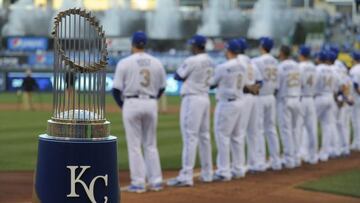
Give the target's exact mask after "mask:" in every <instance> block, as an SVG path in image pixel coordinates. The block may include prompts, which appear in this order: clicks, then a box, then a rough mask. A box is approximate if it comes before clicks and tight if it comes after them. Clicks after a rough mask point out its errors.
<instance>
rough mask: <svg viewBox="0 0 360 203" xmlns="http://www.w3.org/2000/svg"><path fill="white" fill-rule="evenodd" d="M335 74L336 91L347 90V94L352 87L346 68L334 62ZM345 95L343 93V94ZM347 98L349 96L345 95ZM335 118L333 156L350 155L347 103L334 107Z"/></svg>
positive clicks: (338, 62)
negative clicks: (337, 84)
mask: <svg viewBox="0 0 360 203" xmlns="http://www.w3.org/2000/svg"><path fill="white" fill-rule="evenodd" d="M333 67H334V68H335V69H334V70H335V73H336V75H337V76H338V79H339V87H338V90H339V91H342V90H343V88H345V89H347V90H348V94H349V92H350V89H351V87H352V81H351V78H350V76H349V75H348V72H347V68H346V66H345V65H344V64H343V63H342V62H340V61H336V62H335V64H334V66H333ZM344 94H345V93H344ZM347 96H349V95H347ZM335 118H336V128H337V134H335V136H337V139H336V140H337V142H336V143H335V149H334V151H335V154H336V155H341V154H349V153H350V119H351V108H350V106H349V105H348V104H347V103H344V104H343V105H342V106H341V107H339V106H337V105H336V106H335Z"/></svg>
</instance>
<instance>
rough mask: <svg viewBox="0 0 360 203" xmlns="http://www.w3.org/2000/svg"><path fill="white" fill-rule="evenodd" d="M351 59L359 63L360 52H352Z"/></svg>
mask: <svg viewBox="0 0 360 203" xmlns="http://www.w3.org/2000/svg"><path fill="white" fill-rule="evenodd" d="M351 57H352V58H353V60H354V61H360V51H353V52H352V53H351Z"/></svg>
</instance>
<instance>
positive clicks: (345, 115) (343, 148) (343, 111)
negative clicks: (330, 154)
mask: <svg viewBox="0 0 360 203" xmlns="http://www.w3.org/2000/svg"><path fill="white" fill-rule="evenodd" d="M350 110H351V108H350V107H349V106H348V105H347V104H344V105H343V106H342V107H341V108H339V107H337V111H336V113H337V115H336V128H337V132H338V134H337V136H338V141H339V142H338V143H337V144H336V147H337V151H338V154H342V155H346V154H349V153H350V118H351V111H350Z"/></svg>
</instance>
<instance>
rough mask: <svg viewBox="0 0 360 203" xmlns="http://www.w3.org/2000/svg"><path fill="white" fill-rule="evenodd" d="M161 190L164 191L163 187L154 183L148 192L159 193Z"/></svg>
mask: <svg viewBox="0 0 360 203" xmlns="http://www.w3.org/2000/svg"><path fill="white" fill-rule="evenodd" d="M163 189H164V187H163V184H162V183H156V184H152V185H150V186H149V190H150V191H153V192H159V191H161V190H163Z"/></svg>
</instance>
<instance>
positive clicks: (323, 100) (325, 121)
mask: <svg viewBox="0 0 360 203" xmlns="http://www.w3.org/2000/svg"><path fill="white" fill-rule="evenodd" d="M327 61H328V53H327V52H326V51H324V50H323V51H321V52H319V53H318V55H317V62H318V65H317V67H316V70H317V76H316V77H317V82H316V93H315V94H316V97H315V107H316V114H317V117H318V121H319V122H320V125H321V130H322V139H321V149H320V153H319V159H320V160H321V161H327V160H328V159H329V156H330V154H331V152H332V149H331V142H332V137H333V134H332V133H334V132H336V121H335V113H334V111H333V110H334V102H335V100H334V92H335V82H336V77H335V74H334V71H333V69H332V68H331V66H329V65H328V64H327Z"/></svg>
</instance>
